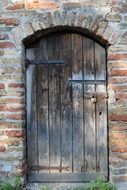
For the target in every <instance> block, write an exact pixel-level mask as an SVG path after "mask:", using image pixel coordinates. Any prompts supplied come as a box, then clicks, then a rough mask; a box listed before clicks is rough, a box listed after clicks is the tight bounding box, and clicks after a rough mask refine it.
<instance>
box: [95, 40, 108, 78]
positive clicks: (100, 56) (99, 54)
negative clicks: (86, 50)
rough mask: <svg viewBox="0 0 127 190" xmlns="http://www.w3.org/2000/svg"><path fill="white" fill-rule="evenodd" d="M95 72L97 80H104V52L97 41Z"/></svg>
mask: <svg viewBox="0 0 127 190" xmlns="http://www.w3.org/2000/svg"><path fill="white" fill-rule="evenodd" d="M95 72H96V79H97V80H106V52H105V49H104V48H103V47H102V46H100V45H99V44H97V43H95Z"/></svg>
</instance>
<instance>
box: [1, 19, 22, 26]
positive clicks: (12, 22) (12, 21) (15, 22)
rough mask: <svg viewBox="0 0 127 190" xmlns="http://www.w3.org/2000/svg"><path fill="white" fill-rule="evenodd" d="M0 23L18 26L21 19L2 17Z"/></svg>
mask: <svg viewBox="0 0 127 190" xmlns="http://www.w3.org/2000/svg"><path fill="white" fill-rule="evenodd" d="M0 24H5V25H6V26H10V25H14V26H17V25H19V20H18V19H16V18H2V19H0Z"/></svg>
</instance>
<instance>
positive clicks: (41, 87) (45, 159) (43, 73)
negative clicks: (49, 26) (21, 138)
mask: <svg viewBox="0 0 127 190" xmlns="http://www.w3.org/2000/svg"><path fill="white" fill-rule="evenodd" d="M37 59H38V60H42V59H43V60H44V59H48V54H47V39H46V37H45V38H42V39H41V40H40V43H39V49H38V52H37ZM37 108H38V109H37V115H38V159H39V165H40V166H49V129H48V70H47V66H46V65H38V66H37ZM48 171H49V170H43V171H40V172H48Z"/></svg>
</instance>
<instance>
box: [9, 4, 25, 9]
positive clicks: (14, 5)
mask: <svg viewBox="0 0 127 190" xmlns="http://www.w3.org/2000/svg"><path fill="white" fill-rule="evenodd" d="M24 7H25V5H24V3H13V4H12V5H9V6H7V7H6V9H7V10H17V9H23V8H24Z"/></svg>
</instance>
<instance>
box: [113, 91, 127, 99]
mask: <svg viewBox="0 0 127 190" xmlns="http://www.w3.org/2000/svg"><path fill="white" fill-rule="evenodd" d="M115 98H116V99H117V100H118V99H127V93H124V94H123V93H118V94H116V95H115Z"/></svg>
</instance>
